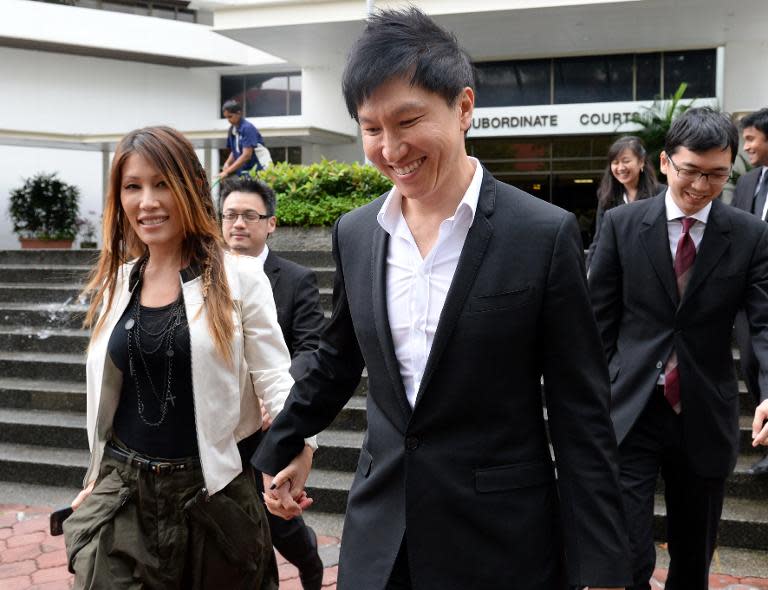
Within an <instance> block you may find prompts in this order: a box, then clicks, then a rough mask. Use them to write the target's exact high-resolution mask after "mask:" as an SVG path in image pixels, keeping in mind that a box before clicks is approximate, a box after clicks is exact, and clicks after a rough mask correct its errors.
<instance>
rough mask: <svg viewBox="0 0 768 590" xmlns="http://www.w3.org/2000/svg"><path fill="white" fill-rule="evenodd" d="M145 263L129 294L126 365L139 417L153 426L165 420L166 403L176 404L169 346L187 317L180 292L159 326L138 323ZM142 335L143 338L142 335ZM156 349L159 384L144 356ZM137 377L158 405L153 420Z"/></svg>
mask: <svg viewBox="0 0 768 590" xmlns="http://www.w3.org/2000/svg"><path fill="white" fill-rule="evenodd" d="M146 266H147V261H146V260H145V261H144V263H143V264H142V265H141V269H140V270H139V282H138V284H137V286H136V287H137V288H136V295H135V296H134V298H133V307H132V311H133V313H132V316H131V317H130V318H128V320H127V321H126V322H125V330H126V331H127V332H128V367H129V372H130V374H131V377H132V378H133V383H134V386H135V387H136V399H137V404H138V410H139V418H141V421H142V422H144V424H146V425H147V426H152V427H157V426H160V425H161V424H162V423H163V421H164V420H165V417H166V415H167V414H168V408H169V406H170V407H174V406H175V405H176V403H175V400H176V397H175V396H174V395H173V393H172V388H173V357H174V354H175V353H174V348H173V347H174V342H175V339H176V331H177V329H178V328H179V327H181V326H183V325H185V324H186V319H187V317H186V314H185V313H184V301H183V299H182V297H181V295H179V298H178V299H177V300H176V301H175V302H174V304H173V307H172V308H171V311H170V313H169V314H168V319H167V321H166V322H165V323H164V325H163V326H162V327H161V328H160V329H159V330H158V329H157V328H155V331H152V330H150V329H149V326H146V325H144V324H142V318H141V304H140V303H139V299H140V298H141V285H142V282H143V279H144V269H145V267H146ZM143 336H144V337H146V338H143ZM147 339H149V342H147V341H146V340H147ZM153 343H156V344H155V345H154V347H153V346H152V344H153ZM160 351H165V352H164V353H162V356H163V357H164V359H163V360H164V363H163V364H164V369H165V370H164V371H163V377H164V378H163V379H162V380H161V382H160V386H157V387H156V386H155V382H154V381H153V379H152V371H151V370H150V367H149V362H148V361H147V359H148V358H151V357H156V356H157V355H158V353H159V352H160ZM140 376H143V377H144V379H141V378H140ZM141 381H145V382H146V383H148V384H149V390H150V392H151V393H152V396H153V397H154V398H155V400H157V403H158V404H159V406H160V417H159V418H158V419H157V420H152V419H150V418H148V417H147V415H146V408H145V405H144V399H145V395H146V393H145V392H143V391H142V385H141Z"/></svg>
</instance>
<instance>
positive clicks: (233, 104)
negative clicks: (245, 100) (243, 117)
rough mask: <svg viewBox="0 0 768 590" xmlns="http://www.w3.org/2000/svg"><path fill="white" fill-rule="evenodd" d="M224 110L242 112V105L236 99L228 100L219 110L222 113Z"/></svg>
mask: <svg viewBox="0 0 768 590" xmlns="http://www.w3.org/2000/svg"><path fill="white" fill-rule="evenodd" d="M224 111H227V112H229V113H242V112H243V107H242V105H241V104H240V103H239V102H237V101H236V100H228V101H226V102H225V103H224V104H223V105H221V112H222V113H223V112H224Z"/></svg>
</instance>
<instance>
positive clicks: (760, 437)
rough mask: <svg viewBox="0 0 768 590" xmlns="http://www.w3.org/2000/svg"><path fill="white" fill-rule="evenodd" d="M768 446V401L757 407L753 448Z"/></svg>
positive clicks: (753, 429)
mask: <svg viewBox="0 0 768 590" xmlns="http://www.w3.org/2000/svg"><path fill="white" fill-rule="evenodd" d="M758 445H766V446H768V399H767V400H765V401H764V402H763V403H761V404H760V405H759V406H757V409H756V410H755V419H754V420H753V421H752V446H753V447H756V446H758Z"/></svg>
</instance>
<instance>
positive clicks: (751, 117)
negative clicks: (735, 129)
mask: <svg viewBox="0 0 768 590" xmlns="http://www.w3.org/2000/svg"><path fill="white" fill-rule="evenodd" d="M740 124H741V128H742V129H746V128H747V127H754V128H755V129H757V130H758V131H761V132H762V133H763V135H765V136H766V137H768V108H764V109H760V110H759V111H755V112H754V113H750V114H748V115H746V116H745V117H743V118H742V119H741V121H740Z"/></svg>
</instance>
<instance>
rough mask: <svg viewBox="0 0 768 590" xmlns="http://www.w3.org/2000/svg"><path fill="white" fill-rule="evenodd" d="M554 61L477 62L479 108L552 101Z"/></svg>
mask: <svg viewBox="0 0 768 590" xmlns="http://www.w3.org/2000/svg"><path fill="white" fill-rule="evenodd" d="M550 63H551V62H550V60H548V59H539V60H531V61H505V62H494V63H478V64H475V74H476V85H477V106H478V107H500V106H524V105H531V104H549V102H550V100H549V89H550V82H549V72H550Z"/></svg>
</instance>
